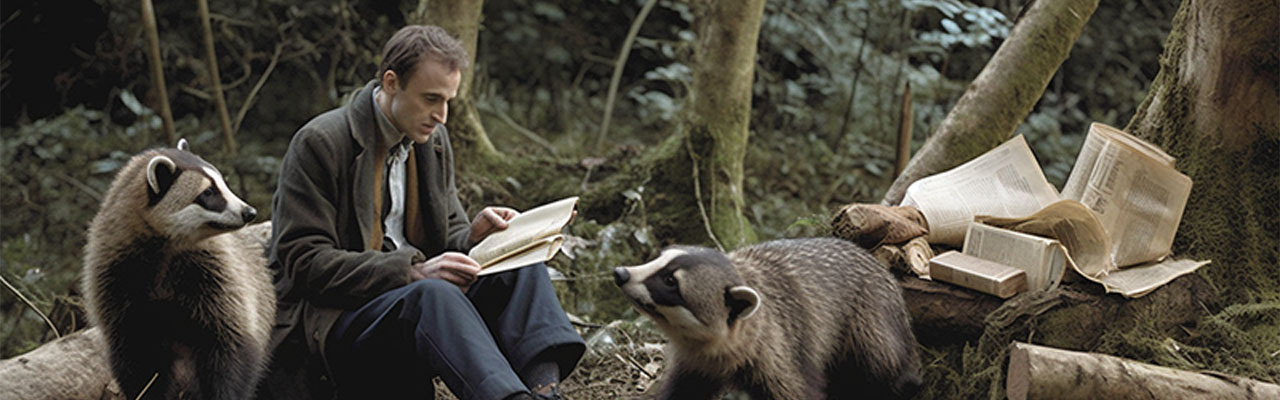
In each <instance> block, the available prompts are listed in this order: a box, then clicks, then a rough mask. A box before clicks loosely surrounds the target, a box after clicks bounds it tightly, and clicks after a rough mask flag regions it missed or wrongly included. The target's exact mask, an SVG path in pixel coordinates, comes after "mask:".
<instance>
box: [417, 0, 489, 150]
mask: <svg viewBox="0 0 1280 400" xmlns="http://www.w3.org/2000/svg"><path fill="white" fill-rule="evenodd" d="M483 9H484V0H419V1H418V6H417V8H416V9H414V11H413V12H411V13H410V14H409V15H406V16H405V17H406V18H405V19H406V20H408V23H410V24H430V25H436V26H439V27H441V28H444V30H445V31H447V32H449V34H451V35H453V37H456V38H458V40H461V41H462V46H463V47H464V48H466V49H467V55H468V57H470V59H471V60H470V61H471V63H470V64H471V68H468V69H467V70H465V71H462V82H461V83H460V84H459V85H458V96H457V97H455V98H454V99H453V100H452V101H450V102H449V123H448V127H449V139H450V140H451V141H452V142H453V146H454V150H455V151H457V152H458V154H460V156H459V157H458V158H459V159H463V160H468V162H475V161H480V160H495V159H497V156H498V151H497V149H495V148H494V147H493V142H491V141H489V135H488V134H487V133H485V130H484V125H483V124H482V123H481V122H480V114H479V112H477V111H476V104H475V98H474V97H473V96H472V93H471V85H472V83H473V82H474V78H475V73H476V69H477V67H476V62H475V61H476V42H477V40H478V38H479V32H480V20H481V17H482V11H483Z"/></svg>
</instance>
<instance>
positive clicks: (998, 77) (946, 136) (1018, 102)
mask: <svg viewBox="0 0 1280 400" xmlns="http://www.w3.org/2000/svg"><path fill="white" fill-rule="evenodd" d="M1026 7H1027V9H1026V10H1025V12H1024V13H1023V15H1022V17H1021V19H1020V20H1019V21H1018V23H1017V25H1014V27H1013V30H1012V31H1010V32H1009V38H1008V39H1005V41H1004V43H1003V44H1001V45H1000V48H999V49H997V50H996V53H995V54H993V55H992V56H991V60H990V61H988V62H987V65H986V66H985V67H983V68H982V72H980V73H978V77H977V78H974V80H973V82H972V83H970V84H969V89H968V90H965V93H964V95H963V96H961V97H960V100H959V101H957V102H956V106H955V107H954V108H952V109H951V112H950V113H949V114H947V118H946V119H945V120H943V121H942V124H941V125H939V126H938V130H936V131H934V133H933V135H932V136H930V137H929V139H928V140H925V143H924V146H923V147H921V148H920V150H919V151H918V152H916V155H915V157H912V158H911V161H910V162H909V163H908V164H907V168H906V169H905V170H903V171H902V174H901V175H898V177H897V178H896V179H894V181H893V185H891V186H890V187H889V191H888V192H887V193H885V195H884V200H883V202H882V203H883V204H885V205H897V204H898V203H901V202H902V196H903V195H904V194H906V191H907V186H910V185H911V183H912V182H915V181H916V180H918V179H920V178H924V177H927V176H929V175H933V174H936V173H939V172H942V171H946V170H948V169H951V168H952V167H955V166H957V165H960V164H961V163H963V162H965V161H968V160H970V159H972V158H974V157H977V156H979V155H981V154H982V153H985V152H986V151H987V150H990V149H991V148H993V147H996V146H997V145H999V144H1000V143H1003V142H1004V141H1005V140H1007V139H1009V137H1010V136H1012V134H1013V130H1014V128H1017V127H1018V124H1020V123H1022V120H1023V119H1026V118H1027V114H1030V113H1031V110H1032V108H1034V107H1035V105H1036V102H1038V101H1040V96H1041V95H1042V94H1044V88H1045V87H1046V86H1048V85H1049V80H1050V79H1051V78H1053V74H1054V72H1056V71H1057V70H1058V66H1060V65H1062V61H1064V60H1066V59H1067V55H1069V54H1070V53H1071V45H1073V44H1075V42H1076V38H1079V37H1080V32H1081V31H1082V30H1083V29H1084V24H1085V22H1088V21H1089V16H1091V15H1093V11H1094V10H1095V9H1097V8H1098V0H1062V1H1058V0H1042V1H1031V2H1030V3H1029V5H1027V6H1026Z"/></svg>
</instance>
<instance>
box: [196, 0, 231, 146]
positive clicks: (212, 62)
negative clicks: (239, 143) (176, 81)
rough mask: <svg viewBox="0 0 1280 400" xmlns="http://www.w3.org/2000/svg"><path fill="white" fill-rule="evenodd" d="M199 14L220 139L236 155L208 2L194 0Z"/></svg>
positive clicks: (207, 0) (205, 0)
mask: <svg viewBox="0 0 1280 400" xmlns="http://www.w3.org/2000/svg"><path fill="white" fill-rule="evenodd" d="M196 4H197V5H198V6H199V12H200V24H201V25H203V26H204V51H205V58H206V59H208V61H209V84H210V85H212V86H213V100H214V104H215V105H217V106H218V121H219V122H221V123H222V138H223V142H224V144H225V146H226V150H227V153H228V154H232V155H234V154H236V138H235V133H233V132H232V130H231V117H229V116H228V115H227V100H226V98H224V97H223V95H222V78H221V77H219V76H218V53H217V52H215V51H213V26H212V25H213V24H212V23H210V22H209V0H196Z"/></svg>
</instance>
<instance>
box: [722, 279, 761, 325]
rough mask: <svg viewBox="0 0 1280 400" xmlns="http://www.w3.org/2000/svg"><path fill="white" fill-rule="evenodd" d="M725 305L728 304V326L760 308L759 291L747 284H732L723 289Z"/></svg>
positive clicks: (749, 315)
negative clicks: (732, 285)
mask: <svg viewBox="0 0 1280 400" xmlns="http://www.w3.org/2000/svg"><path fill="white" fill-rule="evenodd" d="M724 302H725V305H727V306H729V326H733V323H734V321H737V320H741V319H747V318H749V317H751V314H755V313H756V310H757V309H759V308H760V293H757V292H756V290H755V289H752V288H750V287H748V286H743V285H739V286H734V287H731V288H728V289H725V293H724Z"/></svg>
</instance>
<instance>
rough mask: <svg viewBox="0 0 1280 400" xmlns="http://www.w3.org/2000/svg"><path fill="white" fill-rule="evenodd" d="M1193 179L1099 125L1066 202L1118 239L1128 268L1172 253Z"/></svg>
mask: <svg viewBox="0 0 1280 400" xmlns="http://www.w3.org/2000/svg"><path fill="white" fill-rule="evenodd" d="M1190 194H1191V178H1188V177H1187V176H1186V175H1183V174H1182V173H1180V172H1178V170H1177V169H1174V167H1173V157H1170V156H1169V155H1168V154H1165V152H1163V151H1161V150H1160V149H1159V148H1156V147H1155V146H1152V145H1151V144H1148V143H1147V142H1144V141H1142V140H1140V139H1138V138H1136V137H1133V136H1131V135H1129V134H1128V133H1125V132H1124V131H1121V130H1119V129H1116V128H1112V127H1110V126H1107V125H1105V124H1100V123H1096V122H1095V123H1093V124H1092V125H1090V126H1089V135H1088V136H1087V137H1086V138H1085V141H1084V147H1083V148H1081V149H1080V155H1079V156H1078V157H1077V158H1076V165H1075V167H1073V168H1072V170H1071V175H1070V176H1069V177H1068V178H1067V184H1066V186H1065V187H1064V188H1063V192H1062V198H1064V199H1070V200H1076V201H1079V202H1081V203H1084V205H1086V206H1088V207H1089V208H1090V209H1092V210H1093V211H1094V212H1095V213H1097V214H1098V219H1099V220H1101V221H1102V227H1103V228H1104V229H1106V231H1107V234H1108V235H1109V236H1110V237H1112V238H1117V239H1118V238H1123V239H1124V240H1114V241H1113V242H1112V248H1111V249H1110V250H1111V258H1112V262H1114V263H1115V264H1116V265H1117V266H1121V267H1125V266H1130V265H1134V264H1139V263H1144V262H1148V261H1153V260H1160V259H1163V258H1164V257H1165V256H1168V255H1169V249H1170V248H1171V247H1172V246H1173V236H1174V234H1176V233H1177V232H1178V223H1179V222H1181V221H1182V210H1183V208H1184V207H1185V206H1186V205H1187V197H1188V196H1190Z"/></svg>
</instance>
